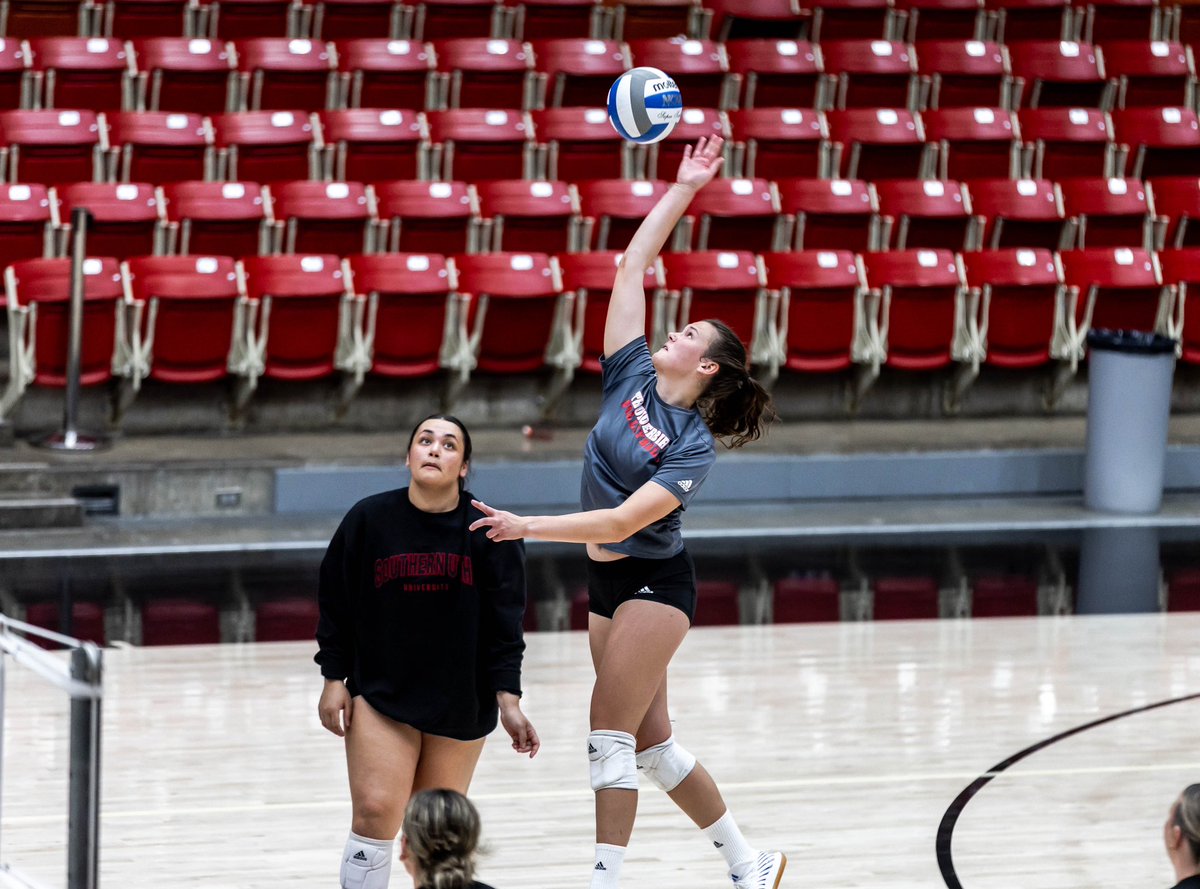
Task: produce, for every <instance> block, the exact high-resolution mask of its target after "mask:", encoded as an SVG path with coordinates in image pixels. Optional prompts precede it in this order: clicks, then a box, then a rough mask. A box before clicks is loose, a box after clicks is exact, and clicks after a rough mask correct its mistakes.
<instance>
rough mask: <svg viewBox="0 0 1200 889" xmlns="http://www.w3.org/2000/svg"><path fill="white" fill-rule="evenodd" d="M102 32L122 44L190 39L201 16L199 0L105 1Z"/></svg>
mask: <svg viewBox="0 0 1200 889" xmlns="http://www.w3.org/2000/svg"><path fill="white" fill-rule="evenodd" d="M102 9H103V16H104V21H103V24H102V25H101V32H102V33H103V35H104V36H105V37H113V36H116V37H118V38H120V39H122V40H131V39H135V38H143V37H187V36H189V35H191V34H192V33H193V32H194V30H195V23H196V19H197V16H198V14H199V12H200V4H199V3H198V2H197V0H105V2H104V4H103V6H102Z"/></svg>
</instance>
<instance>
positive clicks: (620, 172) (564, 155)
mask: <svg viewBox="0 0 1200 889" xmlns="http://www.w3.org/2000/svg"><path fill="white" fill-rule="evenodd" d="M530 117H532V119H533V129H534V132H536V133H537V137H538V151H539V157H538V167H539V168H540V169H541V171H542V173H543V174H544V175H545V178H547V179H565V180H567V181H568V182H576V181H583V180H587V179H615V178H618V177H626V178H633V175H634V172H635V169H634V168H635V165H636V161H637V156H635V154H634V150H633V148H634V146H633V143H632V142H629V141H627V140H625V139H622V138H621V135H620V134H619V133H618V132H617V131H616V129H615V128H614V127H613V125H612V124H611V123H610V122H609V119H608V111H607V109H605V108H578V107H574V106H572V107H569V108H547V109H545V110H544V111H534V112H532V113H531V114H530Z"/></svg>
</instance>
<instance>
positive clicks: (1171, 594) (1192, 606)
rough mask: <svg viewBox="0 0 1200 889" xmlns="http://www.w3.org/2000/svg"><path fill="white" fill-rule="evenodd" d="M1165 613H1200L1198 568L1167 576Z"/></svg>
mask: <svg viewBox="0 0 1200 889" xmlns="http://www.w3.org/2000/svg"><path fill="white" fill-rule="evenodd" d="M1166 583H1167V611H1200V568H1180V569H1177V570H1175V571H1172V572H1170V573H1169V574H1167V578H1166Z"/></svg>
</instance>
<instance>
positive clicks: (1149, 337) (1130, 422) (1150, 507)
mask: <svg viewBox="0 0 1200 889" xmlns="http://www.w3.org/2000/svg"><path fill="white" fill-rule="evenodd" d="M1087 341H1088V409H1087V452H1086V459H1085V463H1086V466H1085V472H1084V485H1083V502H1084V505H1085V506H1087V508H1088V509H1095V510H1100V511H1102V512H1128V513H1152V512H1157V511H1158V509H1159V507H1160V506H1161V505H1162V494H1163V471H1164V468H1165V465H1166V459H1167V423H1168V421H1169V420H1170V417H1171V380H1172V377H1173V375H1174V373H1175V341H1174V340H1172V339H1168V338H1167V337H1165V336H1160V335H1159V334H1156V333H1146V332H1143V331H1138V330H1133V331H1129V330H1093V331H1091V332H1090V333H1088V337H1087Z"/></svg>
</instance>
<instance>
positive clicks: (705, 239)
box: [688, 178, 788, 251]
mask: <svg viewBox="0 0 1200 889" xmlns="http://www.w3.org/2000/svg"><path fill="white" fill-rule="evenodd" d="M688 215H689V216H691V217H693V218H694V219H695V220H696V223H695V237H694V238H693V241H694V244H695V248H696V249H697V250H753V251H763V250H786V249H787V242H788V231H787V230H786V226H785V225H784V222H785V220H784V219H782V218H781V217H780V210H779V192H778V190H777V189H776V188H775V185H774V183H772V182H768V181H767V180H766V179H761V178H759V179H716V180H714V181H712V182H710V183H709V184H708V185H706V186H705V187H704V188H703V189H701V190H700V191H699V192H697V193H696V197H695V198H694V199H693V200H692V204H691V206H690V207H689V208H688Z"/></svg>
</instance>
